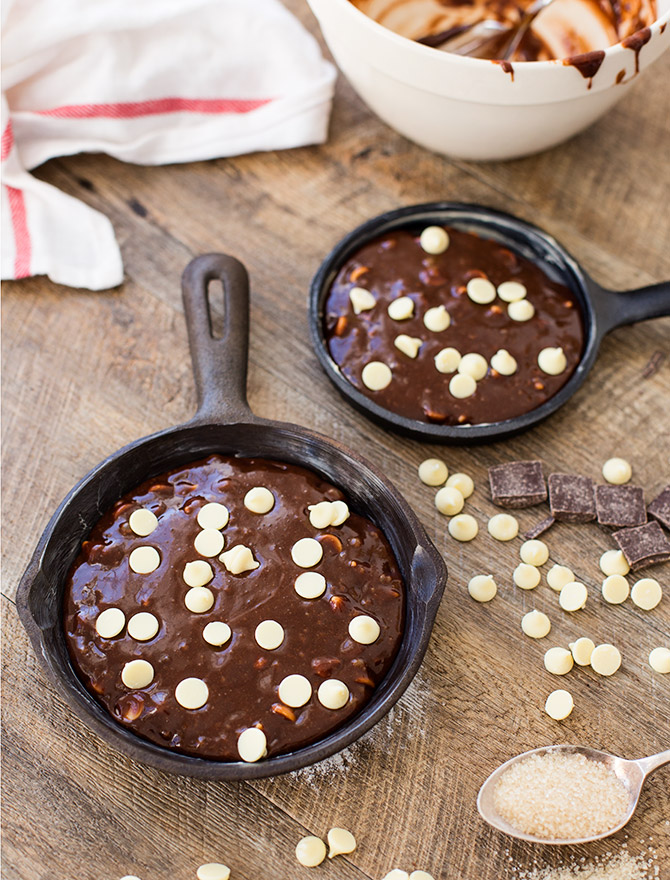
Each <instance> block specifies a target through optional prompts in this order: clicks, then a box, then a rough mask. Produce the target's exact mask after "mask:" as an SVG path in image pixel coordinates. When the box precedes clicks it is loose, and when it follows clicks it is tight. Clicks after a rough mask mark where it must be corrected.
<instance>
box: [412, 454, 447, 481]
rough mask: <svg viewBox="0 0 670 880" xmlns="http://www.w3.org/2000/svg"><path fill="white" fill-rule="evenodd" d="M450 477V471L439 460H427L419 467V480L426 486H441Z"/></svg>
mask: <svg viewBox="0 0 670 880" xmlns="http://www.w3.org/2000/svg"><path fill="white" fill-rule="evenodd" d="M448 476H449V470H448V469H447V466H446V464H445V463H444V462H443V461H442V460H441V459H439V458H427V459H426V460H425V461H422V462H421V464H420V465H419V479H420V480H421V482H422V483H425V484H426V486H441V485H442V483H444V481H445V480H446V479H447V477H448Z"/></svg>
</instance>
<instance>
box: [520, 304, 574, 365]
mask: <svg viewBox="0 0 670 880" xmlns="http://www.w3.org/2000/svg"><path fill="white" fill-rule="evenodd" d="M522 302H523V300H522ZM537 365H538V367H539V368H540V369H541V370H542V372H543V373H546V374H547V375H548V376H560V374H561V373H562V372H563V370H564V369H565V368H566V367H567V365H568V360H567V358H566V356H565V352H564V351H563V349H562V348H551V347H549V348H543V349H542V351H541V352H540V353H539V354H538V356H537Z"/></svg>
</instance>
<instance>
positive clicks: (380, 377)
mask: <svg viewBox="0 0 670 880" xmlns="http://www.w3.org/2000/svg"><path fill="white" fill-rule="evenodd" d="M392 378H393V373H392V372H391V368H390V367H388V366H387V365H386V364H383V363H382V362H381V361H370V363H369V364H366V365H365V366H364V367H363V372H362V373H361V379H362V380H363V384H364V385H365V387H366V388H369V389H370V391H383V390H384V388H387V387H388V386H389V385H390V384H391V379H392Z"/></svg>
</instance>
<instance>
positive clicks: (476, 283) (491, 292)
mask: <svg viewBox="0 0 670 880" xmlns="http://www.w3.org/2000/svg"><path fill="white" fill-rule="evenodd" d="M465 289H466V290H467V293H468V296H469V297H470V299H471V300H472V301H473V302H474V303H478V304H479V305H485V304H486V303H492V302H493V300H494V299H495V298H496V287H495V284H492V283H491V282H490V281H489V280H488V278H471V279H470V280H469V281H468V284H467V287H466V288H465Z"/></svg>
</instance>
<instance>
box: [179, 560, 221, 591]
mask: <svg viewBox="0 0 670 880" xmlns="http://www.w3.org/2000/svg"><path fill="white" fill-rule="evenodd" d="M182 577H183V578H184V583H185V584H186V586H187V587H204V586H205V584H208V583H209V582H210V581H211V580H212V578H213V577H214V571H213V569H212V566H211V565H210V564H209V562H205V561H204V559H196V560H195V562H187V563H186V565H185V566H184V574H183V575H182Z"/></svg>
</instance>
